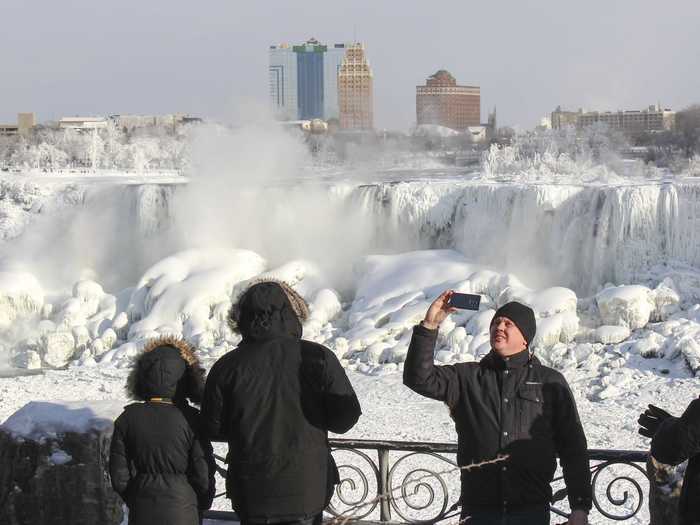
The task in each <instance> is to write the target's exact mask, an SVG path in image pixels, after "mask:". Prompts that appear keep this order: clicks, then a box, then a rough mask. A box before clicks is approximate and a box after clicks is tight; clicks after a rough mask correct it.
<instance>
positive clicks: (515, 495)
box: [403, 290, 592, 525]
mask: <svg viewBox="0 0 700 525" xmlns="http://www.w3.org/2000/svg"><path fill="white" fill-rule="evenodd" d="M453 293H454V292H452V291H451V290H448V291H446V292H443V293H442V294H441V295H440V296H439V297H438V298H437V299H436V300H435V301H434V302H433V303H432V304H431V305H430V308H429V309H428V312H427V313H426V315H425V319H424V320H423V321H422V322H421V323H420V324H419V325H417V326H416V327H415V328H414V329H413V338H412V339H411V344H410V346H409V349H408V355H407V356H406V363H405V365H404V374H403V382H404V384H405V385H406V386H408V387H409V388H410V389H411V390H413V391H415V392H417V393H419V394H421V395H424V396H426V397H429V398H432V399H437V400H439V401H443V402H445V403H446V404H447V405H448V406H449V407H450V411H451V413H452V416H453V418H454V420H455V424H456V429H457V436H458V452H457V461H458V464H459V465H460V466H465V465H469V464H473V463H480V462H483V461H488V460H493V459H495V458H496V457H498V456H499V455H504V456H507V458H506V459H505V460H503V461H501V462H497V463H493V464H490V465H485V466H483V467H480V468H477V469H472V470H462V472H461V482H462V483H461V484H462V494H461V502H462V519H463V520H467V519H468V521H467V523H469V524H470V525H491V524H494V525H495V524H498V525H525V524H527V525H541V524H548V523H549V503H550V501H551V498H552V489H551V486H550V483H551V482H552V479H553V477H554V473H555V471H556V456H557V455H558V456H559V458H560V462H561V466H562V469H563V472H564V481H565V483H566V487H567V489H568V496H569V503H570V506H571V516H570V517H569V521H568V523H569V524H570V525H586V524H587V523H588V511H589V510H590V508H591V499H592V495H591V474H590V470H589V464H588V452H587V443H586V437H585V435H584V432H583V428H582V426H581V422H580V420H579V417H578V411H577V410H576V404H575V402H574V398H573V395H572V394H571V390H570V389H569V386H568V384H567V382H566V379H564V377H563V376H562V375H561V374H560V373H559V372H557V371H556V370H553V369H551V368H548V367H545V366H543V365H542V364H541V363H540V362H539V360H538V359H537V358H536V357H535V356H534V355H533V354H532V352H531V351H530V348H529V345H530V343H531V342H532V339H533V337H534V336H535V331H536V322H535V314H534V312H533V311H532V310H531V309H530V308H528V307H527V306H525V305H523V304H520V303H517V302H510V303H507V304H505V305H503V306H501V307H500V308H499V309H498V310H497V311H496V313H495V315H494V317H493V320H492V321H491V326H490V340H491V352H490V353H489V354H488V355H486V356H485V357H484V358H483V359H482V360H481V361H480V362H479V363H458V364H455V365H447V366H435V365H434V361H433V352H434V349H435V343H436V341H437V335H438V327H439V326H440V323H441V322H442V321H444V320H445V318H446V317H447V316H448V315H449V314H450V313H452V312H454V311H455V308H454V307H453V306H452V304H451V301H450V299H451V297H452V295H453Z"/></svg>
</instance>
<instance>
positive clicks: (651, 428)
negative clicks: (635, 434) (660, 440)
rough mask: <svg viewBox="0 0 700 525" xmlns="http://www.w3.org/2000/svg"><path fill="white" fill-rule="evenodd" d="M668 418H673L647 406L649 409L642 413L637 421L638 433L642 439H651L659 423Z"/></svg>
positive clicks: (663, 411)
mask: <svg viewBox="0 0 700 525" xmlns="http://www.w3.org/2000/svg"><path fill="white" fill-rule="evenodd" d="M669 417H673V416H671V414H669V413H668V412H666V411H665V410H663V409H661V408H659V407H655V406H654V405H649V408H647V409H646V410H645V411H644V412H642V413H641V414H640V416H639V419H638V420H637V423H639V433H640V434H641V435H642V436H644V437H648V438H653V437H654V434H656V431H657V430H658V429H659V425H661V422H662V421H663V420H664V419H666V418H669Z"/></svg>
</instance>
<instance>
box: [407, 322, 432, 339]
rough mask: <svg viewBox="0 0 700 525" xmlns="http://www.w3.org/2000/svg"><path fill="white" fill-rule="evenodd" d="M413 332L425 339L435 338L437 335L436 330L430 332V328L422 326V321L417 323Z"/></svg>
mask: <svg viewBox="0 0 700 525" xmlns="http://www.w3.org/2000/svg"><path fill="white" fill-rule="evenodd" d="M413 331H414V332H415V333H416V334H418V335H424V336H427V337H437V334H438V328H436V329H435V330H431V329H430V328H426V327H425V326H423V321H421V322H420V323H418V324H417V325H416V326H415V327H414V328H413Z"/></svg>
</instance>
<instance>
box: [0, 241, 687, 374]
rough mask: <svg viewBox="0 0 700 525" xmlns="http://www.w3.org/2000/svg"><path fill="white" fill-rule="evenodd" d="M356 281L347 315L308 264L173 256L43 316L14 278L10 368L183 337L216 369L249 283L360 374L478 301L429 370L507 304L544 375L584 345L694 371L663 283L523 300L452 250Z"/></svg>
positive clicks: (363, 269) (29, 289)
mask: <svg viewBox="0 0 700 525" xmlns="http://www.w3.org/2000/svg"><path fill="white" fill-rule="evenodd" d="M354 272H355V275H354V282H355V283H356V285H355V289H354V294H353V296H352V297H351V301H350V302H349V303H346V304H345V305H343V302H342V300H341V294H340V293H339V292H338V291H337V290H335V289H333V288H332V287H331V286H329V284H330V282H328V281H327V279H326V278H325V276H324V275H323V273H322V272H321V271H320V270H319V268H318V267H317V266H316V265H315V264H314V263H313V262H311V261H304V260H294V261H290V262H288V263H286V264H283V265H281V266H278V267H276V268H269V267H268V264H267V262H266V261H265V260H264V259H263V258H262V257H261V256H260V255H259V254H256V253H254V252H252V251H247V250H215V251H211V250H208V251H206V250H205V251H202V250H191V251H185V252H179V253H176V254H174V255H172V256H170V257H167V258H165V259H163V260H161V261H160V262H158V263H156V264H154V265H153V266H152V267H151V268H149V269H148V270H147V271H146V272H145V273H144V274H143V276H142V277H141V278H140V279H139V280H138V282H137V283H136V286H134V287H133V288H127V289H125V290H122V291H120V292H118V293H116V294H110V293H107V292H105V291H104V290H103V288H102V287H101V286H100V284H99V283H96V282H94V281H90V280H81V281H78V282H77V283H76V284H75V285H74V286H73V288H72V290H71V293H70V295H69V296H67V297H64V298H61V297H60V296H56V298H55V299H54V302H50V303H46V304H44V305H43V306H42V307H41V308H40V305H41V301H43V292H42V290H41V288H40V287H39V285H38V283H36V281H35V280H33V279H31V278H29V277H25V278H24V279H23V280H22V279H18V280H16V286H15V287H14V288H13V287H11V286H10V285H9V284H7V285H5V288H4V289H5V290H6V295H8V296H11V294H12V293H14V294H15V295H17V294H19V296H21V297H36V300H34V302H32V303H31V308H25V310H26V311H28V312H34V314H33V317H31V319H32V321H28V323H29V327H28V328H27V327H25V328H26V329H27V331H28V332H30V333H31V334H32V335H30V336H29V337H26V338H23V339H21V340H18V341H16V342H15V343H14V346H13V347H12V348H13V351H14V353H15V354H16V355H15V359H14V362H15V364H16V366H23V367H26V368H37V367H40V366H43V367H53V368H62V367H65V366H66V365H69V364H71V363H72V364H73V365H77V366H86V367H90V366H101V367H118V368H120V367H128V366H130V364H131V362H132V361H133V359H134V358H135V357H136V356H137V355H138V353H139V352H140V350H141V348H142V347H143V345H144V344H145V342H146V340H147V339H149V338H152V337H158V336H160V335H175V336H180V337H184V338H185V339H187V340H188V341H190V342H191V343H192V344H193V345H194V346H195V347H196V348H197V349H198V352H199V353H200V355H201V356H202V357H203V358H207V357H210V358H218V357H220V356H221V355H223V354H224V353H226V352H228V351H230V350H232V349H234V348H235V347H236V346H237V344H238V343H239V342H240V336H239V335H237V334H234V333H232V332H231V331H230V329H229V327H228V323H227V313H228V311H229V309H230V307H231V304H232V303H233V302H234V301H236V300H237V299H238V297H239V295H240V293H241V292H242V291H243V290H244V289H245V288H246V287H247V286H248V285H249V284H250V283H251V282H252V281H254V280H256V279H260V278H265V277H270V278H275V279H280V280H284V281H286V282H288V283H290V284H291V285H292V286H293V287H295V288H296V289H297V290H298V291H299V293H300V294H301V295H302V296H303V297H304V298H305V299H306V300H307V301H308V303H309V305H310V317H309V319H308V320H307V322H306V323H305V325H304V336H305V337H306V338H307V339H310V340H313V341H317V342H319V343H322V344H326V345H327V346H329V347H330V348H331V349H332V350H333V351H334V352H335V353H336V354H337V355H338V357H339V358H340V359H341V360H342V363H343V364H344V365H345V366H346V367H348V368H350V369H357V370H360V371H362V372H365V373H370V374H384V373H390V372H396V371H400V370H401V367H402V366H403V362H404V361H405V359H406V353H407V351H408V345H409V343H410V339H411V334H412V329H413V326H414V325H415V324H417V323H418V322H419V321H420V320H421V319H422V318H423V316H424V315H425V312H426V311H427V309H428V306H429V305H430V303H431V302H432V301H433V300H434V299H435V297H437V296H438V295H439V294H440V293H441V292H442V291H443V290H446V289H454V290H456V291H459V292H464V293H474V294H479V295H481V298H482V300H481V305H480V309H479V311H478V312H474V311H469V310H460V311H458V312H456V313H454V314H452V315H450V316H449V317H448V319H447V320H446V321H445V322H444V323H443V324H442V325H441V327H440V332H439V336H438V344H437V347H436V350H435V358H436V360H437V361H438V362H440V363H454V362H460V361H473V360H478V359H480V358H481V357H482V356H484V355H485V354H486V353H488V352H489V350H490V344H489V325H490V322H491V319H492V317H493V315H494V312H495V310H496V309H497V308H498V307H499V306H501V305H503V304H505V303H506V302H508V301H514V300H515V301H520V302H522V303H524V304H527V305H529V306H530V307H532V309H533V310H534V312H535V316H536V319H537V334H536V336H535V339H534V340H533V342H532V348H533V349H534V350H535V351H536V352H537V353H538V355H539V356H540V357H541V358H542V360H543V361H545V362H547V363H550V364H554V365H555V366H562V367H566V366H570V365H572V364H576V365H577V366H580V365H581V364H582V363H583V362H587V360H588V359H593V361H594V362H597V360H598V358H599V356H598V357H597V355H598V354H597V353H596V352H588V351H584V350H582V348H588V347H585V346H581V345H582V344H584V345H585V344H593V345H610V346H616V347H619V349H620V350H619V351H620V352H622V353H625V354H629V355H637V356H641V357H643V358H659V357H660V358H664V359H669V360H678V359H682V360H683V362H684V363H685V364H686V366H687V367H688V368H689V369H691V370H693V371H699V370H700V344H699V341H700V330H699V329H698V327H699V326H700V322H699V321H697V320H696V317H700V313H698V312H697V310H696V309H694V308H695V307H691V308H690V309H689V310H688V311H687V312H686V311H685V310H683V303H682V302H681V300H680V294H679V293H678V292H677V291H676V285H675V282H674V281H673V280H671V279H664V280H663V281H661V282H659V283H658V285H657V286H656V288H650V287H646V286H642V285H625V286H608V287H606V288H604V289H603V290H601V291H600V292H598V293H597V294H596V295H595V296H593V297H585V298H582V299H579V297H578V296H577V295H576V293H575V292H574V291H573V290H571V289H569V288H565V287H561V286H556V287H549V288H543V289H539V290H538V289H534V288H530V287H528V286H527V285H526V284H524V283H523V281H521V280H520V279H519V278H518V277H517V276H515V275H513V274H510V273H504V272H501V271H498V270H496V269H493V268H488V267H484V266H483V265H478V264H473V263H472V262H470V261H469V260H467V259H466V258H465V257H464V255H462V254H461V253H460V252H457V251H455V250H421V251H414V252H407V253H401V254H395V255H371V256H366V257H364V258H363V259H362V260H361V261H359V262H358V263H357V264H356V265H355V270H354ZM25 287H26V289H25ZM699 308H700V307H699ZM39 310H40V312H39ZM37 312H38V313H37ZM32 322H33V323H34V324H33V325H32V324H31V323H32ZM584 356H585V358H584ZM582 360H583V361H582Z"/></svg>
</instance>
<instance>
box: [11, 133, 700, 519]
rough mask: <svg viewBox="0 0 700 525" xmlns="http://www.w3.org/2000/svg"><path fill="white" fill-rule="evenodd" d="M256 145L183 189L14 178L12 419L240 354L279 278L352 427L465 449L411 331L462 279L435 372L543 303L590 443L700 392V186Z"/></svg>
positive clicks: (553, 358) (504, 162)
mask: <svg viewBox="0 0 700 525" xmlns="http://www.w3.org/2000/svg"><path fill="white" fill-rule="evenodd" d="M207 147H211V148H217V147H218V148H219V149H221V148H222V145H221V144H217V143H214V144H213V145H209V146H207ZM248 147H252V146H251V145H250V144H249V143H247V142H245V141H243V144H238V143H237V146H236V147H234V148H233V149H232V150H231V151H229V154H230V156H229V157H226V158H225V159H224V161H225V162H224V161H221V160H220V161H217V162H214V163H209V164H207V163H206V162H203V163H199V164H198V163H197V161H196V159H195V162H194V167H195V171H194V172H193V174H192V175H191V177H190V179H189V182H188V183H187V184H173V182H182V181H181V180H179V179H178V180H177V181H170V180H158V179H149V180H141V181H140V182H141V183H140V184H134V183H137V182H139V180H138V179H136V180H133V176H132V175H128V176H126V175H125V176H124V177H123V179H124V180H123V181H121V182H125V184H121V183H119V181H118V180H115V179H118V178H119V177H111V178H108V179H103V180H99V178H96V177H92V178H90V179H82V180H74V179H70V180H61V177H52V178H50V179H47V180H42V178H41V177H40V176H35V177H29V178H26V179H21V177H20V176H18V175H12V176H10V177H5V178H4V179H3V180H1V181H0V368H2V367H3V366H4V367H5V369H4V372H2V373H0V422H1V421H4V420H5V419H7V418H8V417H9V416H10V415H11V414H12V413H13V412H15V411H16V410H18V409H19V408H21V407H22V406H23V405H25V404H26V403H27V402H30V401H42V400H56V399H60V400H65V401H80V400H86V399H87V400H106V401H111V402H117V403H126V402H127V399H126V397H125V393H124V390H123V388H124V384H125V379H126V374H127V373H128V369H129V366H130V364H131V363H132V361H133V358H134V357H135V356H136V355H137V354H138V352H139V351H140V348H141V347H142V345H143V344H144V342H145V341H146V340H147V339H148V338H150V337H154V336H156V335H159V334H176V335H181V336H183V337H185V338H187V339H188V340H190V341H191V342H192V343H194V344H195V345H196V346H197V348H198V351H199V353H200V356H201V358H202V360H203V362H204V363H205V365H206V366H211V364H212V363H213V362H214V361H215V359H217V358H218V357H220V356H221V355H223V354H224V353H226V352H227V351H231V350H232V349H233V348H235V346H236V344H237V343H238V336H237V335H235V334H233V333H231V332H230V330H229V328H228V326H227V322H226V314H227V311H228V309H229V308H230V306H231V304H232V302H233V301H235V300H236V297H237V296H238V294H239V293H240V292H241V291H242V290H243V289H244V288H245V286H246V285H247V283H248V282H250V280H252V279H257V278H260V277H265V276H271V277H275V278H278V279H283V280H286V281H288V282H289V283H290V284H292V285H293V286H294V287H295V288H297V289H298V290H299V291H300V293H301V294H302V295H303V296H304V297H305V298H306V299H307V301H308V302H309V303H310V305H311V317H310V319H309V320H308V322H307V323H306V324H305V326H304V334H305V337H307V338H309V339H313V340H315V341H318V342H321V343H323V344H326V345H327V346H328V347H330V348H331V349H332V350H333V351H334V352H335V353H336V355H337V356H338V357H339V358H340V359H341V362H342V363H343V365H344V366H345V367H346V369H347V370H348V374H349V375H350V378H351V380H352V382H353V384H354V385H355V387H356V389H357V391H358V394H359V396H360V399H361V403H362V406H363V417H362V418H361V420H360V422H359V424H358V425H357V426H356V427H355V428H354V429H353V430H352V431H351V432H350V433H349V434H348V436H347V437H354V438H368V439H396V440H422V441H455V439H456V436H455V433H454V427H453V423H452V421H451V419H450V418H449V415H448V413H447V411H446V409H445V408H444V406H443V405H442V404H440V403H437V402H434V401H430V400H427V399H425V398H421V397H419V396H417V395H415V394H413V393H411V392H410V391H409V390H408V389H406V388H404V387H403V386H402V384H401V370H402V367H403V361H404V359H405V354H406V350H407V346H408V341H409V338H410V334H411V328H412V326H413V325H414V324H415V323H416V322H418V321H419V320H420V319H421V318H422V316H423V314H424V313H425V310H426V309H427V306H428V305H429V303H430V302H431V300H432V299H433V298H434V297H436V296H437V295H438V294H439V293H440V292H441V291H442V290H444V289H447V288H454V289H456V290H458V291H463V292H468V293H477V294H480V295H481V296H482V301H481V308H480V311H479V312H468V311H464V312H460V313H458V314H456V315H453V316H452V318H451V319H450V320H448V321H447V322H445V323H444V324H443V326H442V327H441V330H440V338H439V341H438V347H437V349H436V354H435V358H436V362H438V363H441V364H442V363H454V362H461V361H473V360H478V359H479V358H480V357H481V356H483V355H484V354H485V353H486V352H487V351H488V336H487V329H488V322H489V320H490V317H491V316H492V314H493V311H494V309H495V308H497V307H498V306H500V305H501V304H503V303H505V302H507V301H509V300H513V299H516V300H520V301H522V302H525V303H527V304H530V305H531V306H532V307H533V309H534V310H535V311H536V313H537V316H538V335H537V338H536V341H535V343H534V346H535V350H536V353H537V355H538V356H539V357H540V359H542V360H543V361H544V362H545V363H546V364H549V365H550V366H553V367H556V368H558V369H560V370H562V371H563V373H564V374H565V375H566V377H567V378H568V380H569V382H570V384H571V386H572V389H573V391H574V394H575V396H576V399H577V401H578V406H579V410H580V412H581V416H582V419H583V421H584V426H585V428H586V432H587V435H588V440H589V446H590V447H591V448H617V449H645V448H646V447H647V446H648V443H647V441H646V440H644V439H643V438H641V437H640V436H639V435H638V434H637V425H636V420H637V416H638V414H639V412H641V411H643V410H644V408H645V407H646V405H647V404H648V403H654V404H656V405H659V406H663V407H666V408H667V409H669V410H670V411H671V412H674V413H678V412H680V411H681V410H682V409H683V408H684V407H685V406H686V405H687V404H688V403H689V402H690V400H691V399H693V398H694V397H696V396H697V395H698V393H700V388H699V387H698V379H697V373H698V372H699V371H700V181H698V179H697V178H694V177H683V176H681V177H676V178H673V179H669V178H667V177H666V176H665V175H664V174H663V173H659V172H654V173H652V174H651V175H650V174H649V173H648V172H644V174H643V175H644V176H643V177H640V176H637V175H633V176H632V175H629V174H622V175H621V174H619V173H617V172H615V171H614V170H613V169H612V168H609V167H596V166H589V165H582V164H580V163H576V162H573V161H571V160H570V159H568V158H561V157H556V158H554V157H553V158H542V159H539V160H538V161H526V160H523V159H521V158H519V157H518V156H517V155H510V154H509V153H508V152H507V151H506V152H500V153H499V152H494V151H492V152H490V153H489V157H488V159H487V162H486V164H485V167H484V169H483V170H482V171H481V172H466V171H461V170H458V169H449V168H445V169H435V167H434V166H433V164H432V163H433V161H432V160H430V159H429V160H428V161H427V163H428V164H427V167H428V168H429V169H421V168H420V167H418V168H416V159H411V160H410V165H407V166H401V165H396V166H394V167H393V168H391V169H386V166H383V167H382V169H381V170H367V169H365V168H357V169H353V170H341V169H339V168H332V167H323V168H309V167H308V162H306V160H308V159H306V158H305V157H304V156H303V155H301V154H298V151H297V150H296V149H295V148H296V147H295V146H293V145H289V144H286V143H285V144H284V147H282V148H279V150H280V151H275V150H270V151H267V152H265V151H263V152H257V153H256V154H255V155H251V154H249V152H247V151H246V148H248ZM224 149H225V148H224ZM227 151H228V150H227ZM205 153H206V150H205ZM197 170H198V171H197ZM159 182H162V184H161V183H159ZM8 367H12V369H17V367H19V368H21V369H22V370H43V371H44V373H43V374H37V375H31V376H19V377H3V375H8V373H10V372H9V370H10V368H8ZM640 519H641V517H640ZM640 522H641V521H640Z"/></svg>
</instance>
